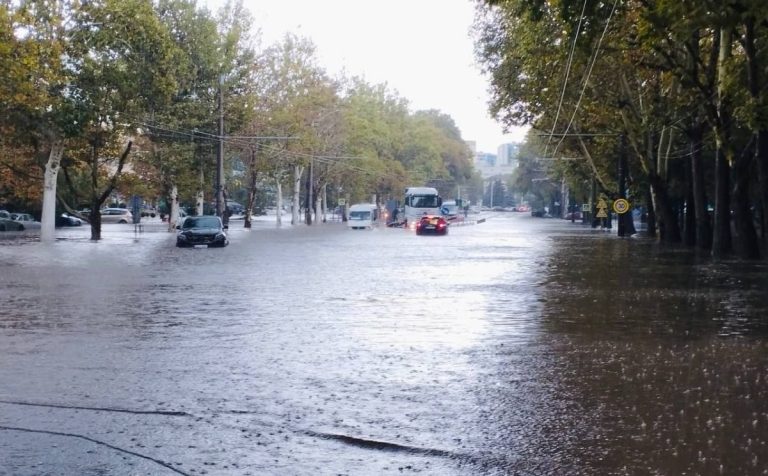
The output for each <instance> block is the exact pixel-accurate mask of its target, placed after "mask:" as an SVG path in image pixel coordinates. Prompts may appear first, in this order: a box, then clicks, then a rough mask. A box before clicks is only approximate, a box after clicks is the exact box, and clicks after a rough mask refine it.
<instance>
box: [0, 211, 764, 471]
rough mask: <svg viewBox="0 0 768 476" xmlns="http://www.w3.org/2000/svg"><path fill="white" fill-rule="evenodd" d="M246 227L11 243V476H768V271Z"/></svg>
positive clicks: (590, 245) (574, 245)
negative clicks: (205, 237) (183, 238)
mask: <svg viewBox="0 0 768 476" xmlns="http://www.w3.org/2000/svg"><path fill="white" fill-rule="evenodd" d="M240 226H241V225H240V224H239V223H238V222H237V221H235V222H233V223H232V229H231V230H230V231H231V233H230V241H231V244H230V246H229V247H227V248H225V249H210V250H209V249H177V248H175V247H174V236H173V234H169V233H166V232H160V231H158V227H147V231H145V232H144V233H141V234H134V233H133V227H132V226H130V225H129V226H127V227H121V226H119V225H115V226H105V227H104V239H103V240H102V241H100V242H98V243H93V242H90V241H89V240H88V237H89V234H88V230H87V229H85V228H84V229H74V228H73V229H62V230H58V231H57V233H58V237H59V240H57V242H56V243H53V244H50V245H44V244H41V243H38V242H36V241H34V240H30V239H4V240H2V241H0V303H2V304H1V305H0V382H1V384H0V475H14V476H16V475H23V476H26V475H30V476H31V475H70V474H72V475H107V474H108V475H137V474H147V475H173V474H185V475H200V474H210V475H317V474H323V475H325V474H329V475H330V474H349V475H369V474H370V475H390V474H391V475H394V474H398V475H399V474H417V473H418V474H435V475H474V474H482V475H486V474H487V475H506V474H521V475H528V474H530V475H551V474H627V475H631V474H740V475H751V474H755V475H758V474H766V472H765V471H766V470H765V468H768V457H767V456H766V455H768V448H766V445H768V399H766V395H768V381H767V379H768V375H766V370H765V369H766V368H768V318H766V316H768V293H766V290H768V266H767V265H766V264H765V263H739V262H727V261H726V262H718V263H713V262H711V261H710V260H709V259H708V258H705V257H704V258H702V257H697V256H695V255H694V254H692V253H690V252H689V251H686V250H681V249H670V248H661V247H659V246H658V245H656V244H655V243H652V242H650V241H648V240H644V239H641V238H632V239H619V238H617V237H615V236H613V235H611V234H608V233H604V232H601V231H595V230H591V229H588V228H584V227H582V226H580V225H578V224H576V225H574V224H571V223H570V222H566V221H560V220H554V219H536V218H532V217H530V216H528V215H523V214H513V213H509V214H498V215H495V216H491V217H489V219H488V220H487V221H486V222H485V223H482V224H478V225H475V226H462V227H453V228H452V229H451V230H450V233H449V234H448V236H445V237H429V236H416V235H415V234H413V233H410V232H407V231H405V230H398V229H386V228H383V229H376V230H372V231H351V230H347V229H345V228H344V227H343V225H341V224H338V223H327V224H324V225H321V226H313V227H305V226H299V227H291V226H290V225H287V226H283V227H282V228H279V229H278V228H275V227H274V225H271V224H266V223H263V222H259V223H257V226H256V228H254V229H253V230H252V231H245V230H243V229H241V228H239V227H240Z"/></svg>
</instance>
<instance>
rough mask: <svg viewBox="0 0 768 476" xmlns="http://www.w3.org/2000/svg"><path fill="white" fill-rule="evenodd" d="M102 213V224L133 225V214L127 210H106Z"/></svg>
mask: <svg viewBox="0 0 768 476" xmlns="http://www.w3.org/2000/svg"><path fill="white" fill-rule="evenodd" d="M100 213H101V222H102V223H133V214H132V213H131V211H130V210H128V209H127V208H104V209H102V210H101V212H100Z"/></svg>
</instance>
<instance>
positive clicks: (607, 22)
mask: <svg viewBox="0 0 768 476" xmlns="http://www.w3.org/2000/svg"><path fill="white" fill-rule="evenodd" d="M618 3H619V0H614V2H613V7H611V12H610V13H609V14H608V19H607V20H606V21H605V27H604V28H603V33H602V34H601V35H600V39H599V40H598V42H597V47H596V48H595V53H594V55H593V56H592V61H591V63H590V65H589V69H588V70H587V74H586V76H585V78H584V85H583V86H582V88H581V93H580V94H579V99H578V101H576V106H574V108H573V113H572V114H571V119H570V120H569V121H568V126H567V127H566V128H565V133H564V134H563V136H562V137H561V138H560V140H559V141H558V143H557V145H556V146H555V150H554V151H552V154H551V155H552V156H555V155H557V149H559V148H560V145H562V143H563V141H564V140H565V137H566V136H567V134H568V131H570V130H571V126H572V125H573V121H574V119H575V118H576V113H577V112H578V110H579V106H580V105H581V101H582V99H583V98H584V93H585V92H586V90H587V86H588V85H589V77H590V76H591V75H592V70H593V69H594V67H595V63H597V57H598V56H599V54H600V47H601V46H602V44H603V39H604V38H605V34H606V32H607V31H608V26H609V25H610V23H611V19H612V18H613V12H615V11H616V5H617V4H618Z"/></svg>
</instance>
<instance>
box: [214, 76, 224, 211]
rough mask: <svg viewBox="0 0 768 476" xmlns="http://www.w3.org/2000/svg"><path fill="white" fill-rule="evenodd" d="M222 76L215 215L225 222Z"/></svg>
mask: <svg viewBox="0 0 768 476" xmlns="http://www.w3.org/2000/svg"><path fill="white" fill-rule="evenodd" d="M223 95H224V76H219V99H218V102H219V104H218V106H219V147H218V149H217V151H216V216H217V217H219V218H221V219H222V221H224V222H225V223H226V216H225V214H224V98H223Z"/></svg>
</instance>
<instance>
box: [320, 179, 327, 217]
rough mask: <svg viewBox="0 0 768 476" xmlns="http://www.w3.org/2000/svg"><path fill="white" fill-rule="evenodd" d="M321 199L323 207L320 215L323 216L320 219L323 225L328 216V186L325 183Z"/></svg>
mask: <svg viewBox="0 0 768 476" xmlns="http://www.w3.org/2000/svg"><path fill="white" fill-rule="evenodd" d="M322 197H323V207H322V214H323V216H322V217H321V219H322V220H323V223H325V221H326V220H327V215H328V184H327V183H324V184H323V195H322Z"/></svg>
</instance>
